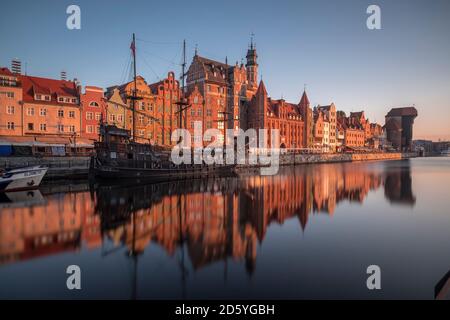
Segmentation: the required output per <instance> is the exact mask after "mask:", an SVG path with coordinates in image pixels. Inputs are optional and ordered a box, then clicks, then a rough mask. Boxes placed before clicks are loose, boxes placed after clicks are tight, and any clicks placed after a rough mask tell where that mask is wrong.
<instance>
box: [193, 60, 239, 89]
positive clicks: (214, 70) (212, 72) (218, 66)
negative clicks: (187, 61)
mask: <svg viewBox="0 0 450 320" xmlns="http://www.w3.org/2000/svg"><path fill="white" fill-rule="evenodd" d="M194 59H196V60H197V61H198V62H199V63H201V64H202V65H203V68H204V70H205V72H206V74H207V76H208V80H212V81H216V82H221V83H224V82H226V80H225V79H226V78H227V74H226V73H227V72H230V71H231V70H232V69H233V67H232V66H230V65H228V64H226V63H222V62H219V61H215V60H211V59H208V58H204V57H201V56H199V55H196V56H195V57H194Z"/></svg>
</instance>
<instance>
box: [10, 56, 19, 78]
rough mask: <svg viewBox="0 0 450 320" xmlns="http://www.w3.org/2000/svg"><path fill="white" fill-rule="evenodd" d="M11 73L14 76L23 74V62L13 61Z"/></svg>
mask: <svg viewBox="0 0 450 320" xmlns="http://www.w3.org/2000/svg"><path fill="white" fill-rule="evenodd" d="M11 71H12V73H14V74H22V62H21V61H20V60H19V59H17V58H16V59H13V60H11Z"/></svg>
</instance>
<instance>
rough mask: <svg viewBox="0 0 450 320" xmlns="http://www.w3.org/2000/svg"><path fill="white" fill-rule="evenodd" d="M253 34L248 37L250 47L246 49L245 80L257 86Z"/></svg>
mask: <svg viewBox="0 0 450 320" xmlns="http://www.w3.org/2000/svg"><path fill="white" fill-rule="evenodd" d="M253 37H254V34H253V33H252V34H251V37H250V47H249V49H248V51H247V56H246V58H247V64H246V65H245V66H246V68H247V80H248V83H249V84H250V86H251V87H254V88H256V87H257V86H258V62H257V60H258V55H257V53H256V46H255V44H254V42H253Z"/></svg>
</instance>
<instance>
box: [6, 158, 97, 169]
mask: <svg viewBox="0 0 450 320" xmlns="http://www.w3.org/2000/svg"><path fill="white" fill-rule="evenodd" d="M89 164H90V159H69V160H59V159H57V160H52V159H17V158H15V159H8V160H2V161H0V168H15V167H28V166H36V165H44V166H47V167H49V168H50V169H89Z"/></svg>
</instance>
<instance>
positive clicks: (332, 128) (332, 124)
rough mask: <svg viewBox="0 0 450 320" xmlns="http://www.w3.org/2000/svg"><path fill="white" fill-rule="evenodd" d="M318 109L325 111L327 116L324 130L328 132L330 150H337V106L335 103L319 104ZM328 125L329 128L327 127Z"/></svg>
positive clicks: (325, 116)
mask: <svg viewBox="0 0 450 320" xmlns="http://www.w3.org/2000/svg"><path fill="white" fill-rule="evenodd" d="M317 110H318V111H319V112H321V113H323V115H324V118H325V122H324V124H325V128H324V131H325V133H326V134H327V136H326V137H325V138H326V142H327V148H328V151H331V152H335V151H336V145H337V136H336V135H337V115H336V106H335V105H334V103H331V104H330V105H327V106H318V107H317ZM326 126H328V128H327V127H326Z"/></svg>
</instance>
